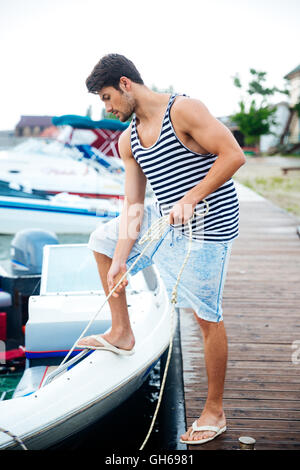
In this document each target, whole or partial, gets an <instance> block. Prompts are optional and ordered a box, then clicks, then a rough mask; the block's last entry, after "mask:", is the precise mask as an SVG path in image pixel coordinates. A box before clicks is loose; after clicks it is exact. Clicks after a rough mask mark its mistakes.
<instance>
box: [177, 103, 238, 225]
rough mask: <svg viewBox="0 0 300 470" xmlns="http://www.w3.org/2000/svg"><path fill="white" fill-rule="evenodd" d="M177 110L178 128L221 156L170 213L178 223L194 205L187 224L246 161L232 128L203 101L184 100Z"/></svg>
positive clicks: (188, 215)
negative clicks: (205, 201)
mask: <svg viewBox="0 0 300 470" xmlns="http://www.w3.org/2000/svg"><path fill="white" fill-rule="evenodd" d="M173 108H174V109H173V110H172V119H173V122H174V124H175V125H176V128H177V129H179V130H180V132H182V133H185V134H188V135H190V136H191V137H192V138H193V139H194V140H195V142H197V143H198V144H199V145H200V146H201V147H202V148H204V149H205V150H207V152H209V153H213V154H216V155H218V158H217V159H216V161H215V162H214V164H213V165H212V167H211V168H210V170H209V171H208V173H207V175H206V176H205V177H204V178H203V180H201V181H200V183H198V184H197V185H196V186H194V187H193V188H192V189H191V190H190V191H188V192H187V193H186V195H185V196H184V197H183V198H182V199H181V200H180V201H178V203H177V204H176V206H177V207H176V208H175V206H174V211H175V212H174V211H173V209H172V211H171V213H170V223H176V222H175V220H176V217H177V216H178V215H179V212H181V211H183V206H184V204H186V205H191V213H189V212H188V211H186V217H184V219H183V220H182V222H183V223H186V222H187V219H188V218H189V217H190V216H191V215H192V212H193V209H194V208H195V206H196V204H197V203H198V202H200V201H202V200H203V199H205V197H206V196H207V195H208V194H211V193H213V192H214V191H216V189H218V188H219V187H220V186H222V185H223V184H224V183H225V182H226V181H228V180H229V179H230V178H231V177H232V176H233V175H234V173H235V172H236V171H237V170H238V169H239V168H240V167H241V166H242V165H244V163H245V162H246V159H245V155H244V153H243V151H242V149H241V147H240V146H239V144H238V143H237V141H236V139H235V138H234V137H233V135H232V133H231V132H230V131H229V129H227V127H225V126H224V125H223V124H222V123H221V122H220V121H218V120H217V119H216V118H214V117H213V116H212V115H211V114H210V112H209V111H208V109H207V108H206V106H205V105H204V104H203V103H201V101H198V100H194V99H182V100H179V101H178V103H176V102H175V103H174V106H173ZM178 204H179V206H180V207H179V206H178ZM181 213H182V212H181ZM174 217H175V219H174ZM178 222H179V220H178V219H177V223H178Z"/></svg>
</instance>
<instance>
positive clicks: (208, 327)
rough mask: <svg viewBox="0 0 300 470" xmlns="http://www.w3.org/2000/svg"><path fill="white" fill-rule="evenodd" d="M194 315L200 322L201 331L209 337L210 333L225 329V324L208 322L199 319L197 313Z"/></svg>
mask: <svg viewBox="0 0 300 470" xmlns="http://www.w3.org/2000/svg"><path fill="white" fill-rule="evenodd" d="M193 314H194V316H195V318H196V320H197V322H198V324H199V325H200V327H201V330H202V332H203V334H205V335H207V334H208V333H209V332H210V331H212V330H215V329H216V328H218V329H219V328H224V322H223V321H220V322H213V321H208V320H204V319H203V318H200V317H198V315H197V313H196V312H195V311H193Z"/></svg>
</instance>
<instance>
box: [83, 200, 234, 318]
mask: <svg viewBox="0 0 300 470" xmlns="http://www.w3.org/2000/svg"><path fill="white" fill-rule="evenodd" d="M159 217H160V214H159V211H158V208H157V206H156V205H148V206H145V209H144V217H143V223H142V226H141V230H140V232H139V234H138V236H137V239H136V241H135V243H134V245H133V247H132V250H131V252H130V254H129V256H128V259H127V262H126V266H127V269H128V268H129V267H130V266H131V265H132V264H133V262H134V261H135V260H136V258H137V257H138V256H139V255H140V253H141V251H142V250H143V249H144V246H145V245H140V244H139V243H138V242H139V240H140V239H141V237H142V236H143V235H144V233H145V232H146V231H147V230H148V228H149V227H150V226H151V224H152V223H153V222H155V221H156V220H157V219H158V218H159ZM119 222H120V216H119V217H116V218H115V219H112V220H110V221H109V222H107V223H104V224H102V225H100V226H99V227H98V228H97V229H96V230H95V231H94V232H92V233H91V236H90V239H89V243H88V248H90V249H91V250H93V251H96V252H98V253H103V254H104V255H106V256H108V257H109V258H112V257H113V254H114V251H115V247H116V243H117V241H118V236H119ZM146 243H147V242H146ZM188 243H189V239H188V238H187V237H186V236H184V235H182V233H181V232H179V230H178V229H175V228H174V227H172V226H171V225H168V226H167V228H166V230H165V232H164V234H163V236H162V237H161V238H160V239H159V240H158V241H157V240H156V241H154V242H153V243H152V244H151V245H150V247H149V248H148V249H147V250H146V252H145V253H144V254H143V256H142V257H141V259H140V260H139V261H138V262H137V264H136V265H135V266H134V267H133V269H132V270H131V271H130V275H132V276H133V275H134V274H136V273H137V272H139V271H140V270H142V269H144V268H146V267H147V266H150V265H152V264H153V263H154V264H155V266H156V267H157V268H158V270H159V273H160V276H161V278H162V280H163V282H164V284H165V286H166V289H167V292H168V295H169V298H170V299H171V293H172V290H173V287H174V285H175V282H176V279H177V276H178V273H179V270H180V268H181V265H182V263H183V261H184V259H185V256H186V254H187V250H188ZM232 243H233V242H232V241H229V242H207V241H198V240H192V245H191V252H190V257H189V259H188V261H187V263H186V265H185V267H184V270H183V272H182V275H181V279H180V282H179V285H178V288H177V304H176V307H178V308H192V309H193V310H194V311H195V312H196V314H197V315H198V317H199V318H201V319H203V320H207V321H210V322H220V321H222V320H223V311H222V295H223V289H224V283H225V278H226V273H227V268H228V262H229V258H230V253H231V248H232Z"/></svg>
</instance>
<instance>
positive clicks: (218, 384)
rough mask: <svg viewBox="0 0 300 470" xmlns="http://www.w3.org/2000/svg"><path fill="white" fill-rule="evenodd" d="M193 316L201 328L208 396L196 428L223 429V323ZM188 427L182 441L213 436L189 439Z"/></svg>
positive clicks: (203, 434) (198, 435)
mask: <svg viewBox="0 0 300 470" xmlns="http://www.w3.org/2000/svg"><path fill="white" fill-rule="evenodd" d="M194 315H195V317H196V319H197V321H198V323H199V325H200V327H201V331H202V335H203V340H204V354H205V365H206V372H207V380H208V394H207V400H206V403H205V405H204V409H203V411H202V413H201V416H200V418H199V419H198V420H197V425H198V426H204V425H210V426H218V427H224V426H225V424H226V419H225V414H224V411H223V391H224V381H225V374H226V364H227V336H226V331H225V327H224V322H223V321H221V322H218V323H215V322H208V321H205V320H202V319H201V318H199V317H198V316H197V315H196V313H195V312H194ZM191 430H192V428H191V427H190V428H189V429H188V430H187V432H186V433H185V434H183V435H182V436H181V438H182V439H183V440H200V439H205V438H208V437H212V436H214V435H215V433H214V432H212V431H199V432H194V433H193V434H192V437H190V432H191Z"/></svg>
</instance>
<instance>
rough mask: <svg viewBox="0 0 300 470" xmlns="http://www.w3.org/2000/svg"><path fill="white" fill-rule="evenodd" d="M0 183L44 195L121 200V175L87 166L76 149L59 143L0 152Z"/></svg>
mask: <svg viewBox="0 0 300 470" xmlns="http://www.w3.org/2000/svg"><path fill="white" fill-rule="evenodd" d="M111 158H113V157H111ZM91 163H92V162H91ZM93 163H94V162H93ZM0 180H2V181H6V182H8V183H10V184H13V185H15V186H17V185H19V186H23V187H29V188H31V189H33V190H35V191H44V192H46V193H47V194H57V193H61V192H67V193H70V194H77V195H80V196H85V197H94V198H98V197H102V198H112V197H117V198H119V197H120V196H121V197H122V196H124V176H123V173H120V174H118V173H117V172H115V173H113V172H111V171H108V169H106V168H105V167H104V166H103V165H101V164H100V163H99V162H98V164H97V165H95V164H90V163H89V161H88V160H87V159H85V158H84V157H83V154H82V153H81V152H80V151H79V150H78V149H77V148H75V147H66V146H64V145H63V144H61V143H59V142H51V143H47V142H44V141H37V140H34V139H29V140H28V141H25V142H24V143H22V144H20V145H18V146H17V147H14V148H12V149H9V150H2V151H0Z"/></svg>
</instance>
